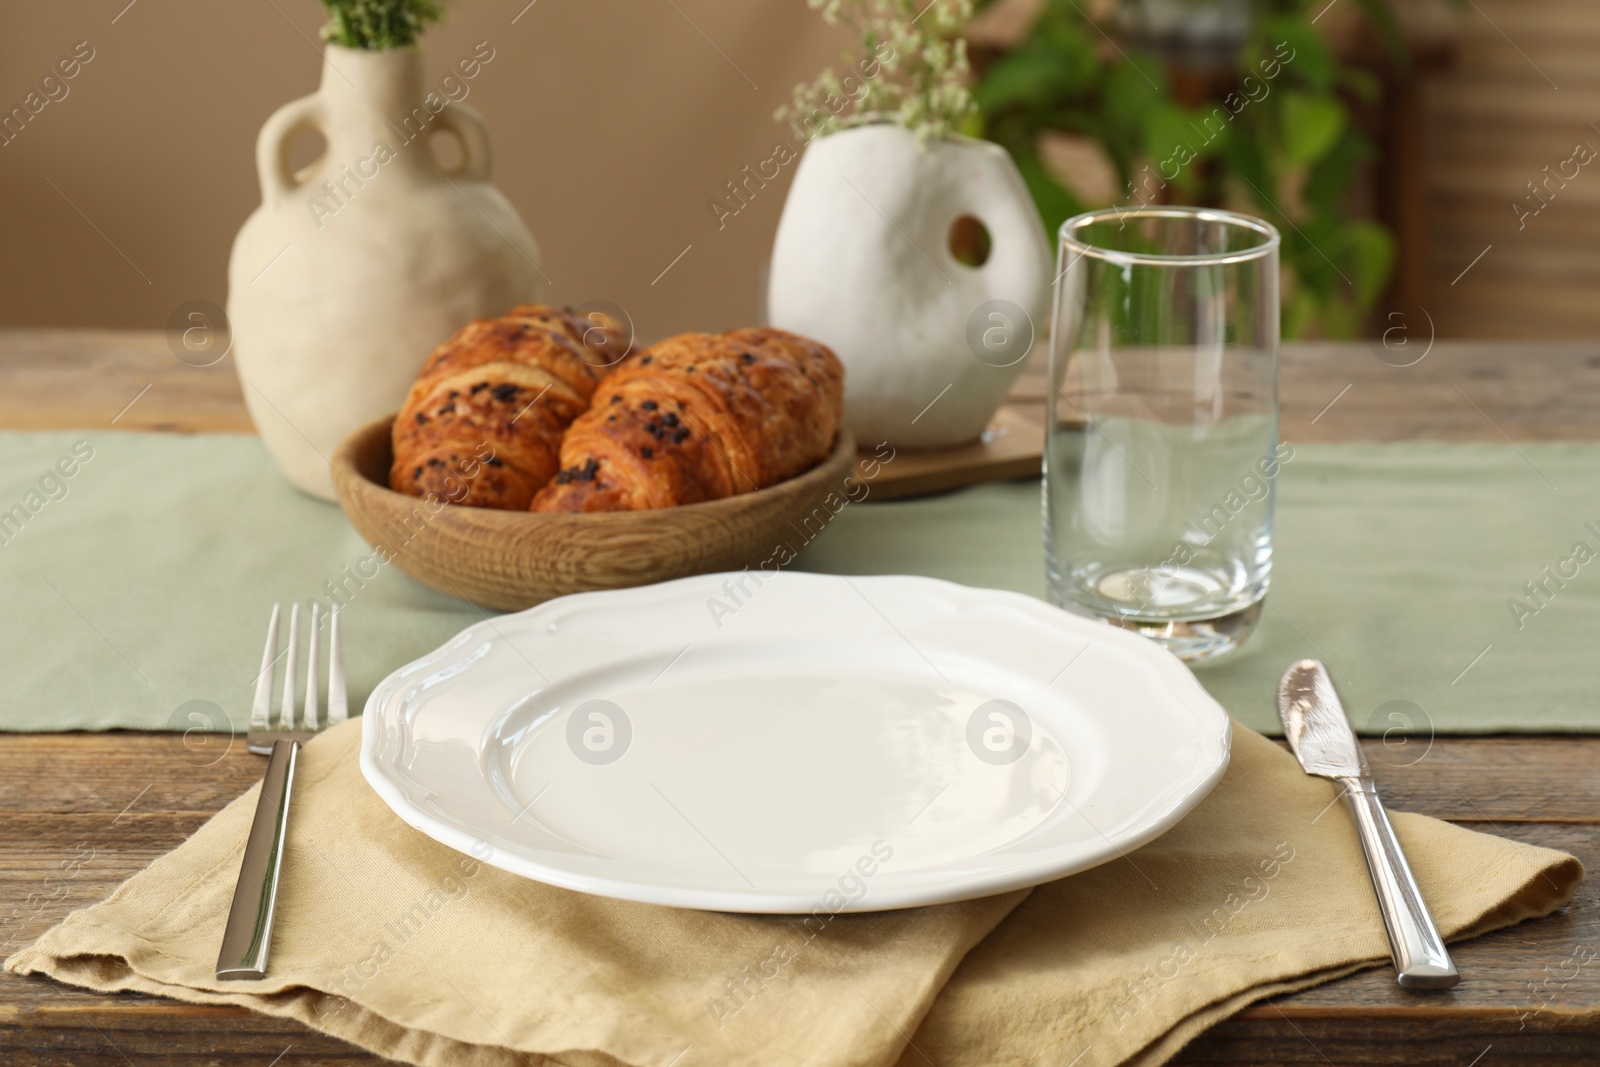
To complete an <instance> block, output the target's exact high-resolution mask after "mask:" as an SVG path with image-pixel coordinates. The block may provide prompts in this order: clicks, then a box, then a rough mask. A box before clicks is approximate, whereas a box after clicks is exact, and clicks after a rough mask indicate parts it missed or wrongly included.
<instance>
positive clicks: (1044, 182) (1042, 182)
mask: <svg viewBox="0 0 1600 1067" xmlns="http://www.w3.org/2000/svg"><path fill="white" fill-rule="evenodd" d="M1012 158H1013V159H1014V160H1015V161H1016V164H1017V170H1019V171H1021V172H1022V181H1023V184H1024V185H1026V186H1027V187H1028V192H1029V193H1030V194H1031V195H1032V196H1033V202H1034V205H1035V206H1036V207H1038V209H1039V217H1040V218H1042V219H1043V220H1044V229H1045V236H1046V238H1047V239H1048V240H1049V242H1050V244H1051V246H1052V247H1054V245H1055V243H1056V233H1057V232H1058V231H1059V230H1060V229H1061V224H1062V223H1063V222H1066V221H1067V220H1068V219H1070V218H1071V217H1072V216H1074V215H1077V214H1079V213H1081V212H1082V211H1083V210H1084V205H1083V201H1081V200H1079V199H1078V198H1077V196H1076V195H1074V194H1073V192H1072V191H1071V190H1070V189H1068V188H1067V187H1066V186H1064V185H1062V184H1061V183H1060V182H1058V181H1056V179H1055V177H1054V176H1053V175H1051V173H1050V172H1049V170H1047V169H1046V168H1045V165H1044V161H1043V160H1041V159H1040V158H1039V155H1038V153H1037V152H1013V153H1012Z"/></svg>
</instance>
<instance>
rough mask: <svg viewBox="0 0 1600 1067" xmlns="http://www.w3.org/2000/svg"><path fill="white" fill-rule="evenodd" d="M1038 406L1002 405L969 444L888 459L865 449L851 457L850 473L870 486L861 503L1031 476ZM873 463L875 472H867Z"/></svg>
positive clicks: (1037, 462)
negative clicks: (852, 468)
mask: <svg viewBox="0 0 1600 1067" xmlns="http://www.w3.org/2000/svg"><path fill="white" fill-rule="evenodd" d="M1035 407H1038V408H1041V409H1042V407H1043V405H1042V404H1029V405H1026V406H1024V405H1022V404H1017V403H1010V404H1006V405H1005V406H1004V407H1002V408H1001V409H1000V410H999V411H997V412H995V416H994V418H993V419H990V420H989V428H988V429H987V430H985V431H984V434H983V437H982V438H981V439H979V440H977V441H974V442H973V443H972V444H970V445H961V446H959V447H957V448H940V449H932V450H929V451H925V452H923V451H916V452H914V451H909V450H906V449H901V450H899V451H898V452H896V453H894V458H892V459H890V460H889V461H888V462H884V461H883V457H882V456H880V455H878V454H877V453H876V452H875V451H874V450H873V449H871V448H864V449H862V450H861V451H860V453H859V454H858V458H857V460H856V477H857V478H859V479H861V480H862V481H863V482H865V483H866V484H867V485H868V486H869V487H870V489H871V492H869V493H868V494H867V496H866V498H865V501H866V502H871V501H874V500H904V499H906V498H908V497H916V496H928V495H930V494H933V493H944V492H948V491H950V490H951V489H960V488H962V487H963V486H968V485H977V484H978V483H979V482H1005V481H1013V480H1015V479H1018V478H1037V477H1039V471H1040V467H1041V464H1042V463H1043V461H1044V412H1043V411H1042V410H1040V411H1037V412H1035V411H1034V408H1035ZM873 463H876V465H877V466H876V474H875V475H872V476H869V475H871V472H872V471H873V470H874V467H873V465H872V464H873Z"/></svg>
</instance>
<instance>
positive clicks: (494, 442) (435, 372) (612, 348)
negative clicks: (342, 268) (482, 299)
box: [389, 305, 628, 510]
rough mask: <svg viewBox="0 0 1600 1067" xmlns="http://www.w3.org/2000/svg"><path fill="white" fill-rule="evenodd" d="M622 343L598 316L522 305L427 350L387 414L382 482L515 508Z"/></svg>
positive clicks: (548, 465) (614, 326) (550, 469)
mask: <svg viewBox="0 0 1600 1067" xmlns="http://www.w3.org/2000/svg"><path fill="white" fill-rule="evenodd" d="M627 350H628V339H627V337H626V335H625V330H624V329H623V327H622V325H621V324H619V323H617V322H616V321H615V320H613V319H610V318H608V317H606V316H602V315H593V316H590V317H587V318H586V317H584V316H582V315H580V314H579V313H577V312H575V311H572V310H570V309H562V308H548V307H541V306H538V305H526V306H523V307H518V308H515V309H513V310H512V311H511V313H510V314H507V315H505V316H502V317H500V318H497V319H480V320H478V321H476V322H473V323H470V324H469V325H467V326H466V327H465V328H463V329H462V330H460V331H459V332H458V333H456V334H455V335H454V336H453V337H451V338H450V339H449V340H447V341H445V342H444V344H442V345H440V346H439V347H438V348H436V349H434V351H433V354H432V355H430V356H429V357H428V359H427V362H426V363H424V364H423V367H422V370H421V372H420V373H419V374H418V375H417V380H416V382H415V383H414V384H413V385H412V387H411V391H410V393H409V394H408V395H407V396H406V401H405V404H404V406H403V407H401V409H400V414H399V415H398V416H396V418H395V422H394V430H393V446H394V462H393V465H392V466H391V468H390V471H389V485H390V487H391V488H393V489H394V490H396V491H397V492H401V493H409V494H410V495H412V496H429V495H437V496H439V497H441V498H443V499H445V500H447V501H449V502H450V503H452V504H467V505H472V506H476V507H490V508H505V509H511V510H525V509H526V508H527V507H528V504H529V502H530V501H531V500H532V499H533V495H534V494H535V493H536V492H538V490H539V488H540V487H541V486H543V485H544V484H545V483H546V482H548V481H549V480H550V479H551V477H552V476H553V475H554V474H555V473H556V470H557V468H558V466H559V460H560V452H561V435H562V433H563V431H565V430H566V428H567V426H568V425H569V424H570V423H571V422H572V420H573V419H575V418H577V417H578V415H579V414H581V413H582V412H583V411H584V410H586V409H587V408H588V406H589V400H590V398H591V397H592V396H593V395H594V390H595V386H596V385H597V384H598V382H599V381H600V379H601V378H602V377H603V376H604V375H605V374H606V373H607V372H608V371H609V370H610V369H611V366H612V365H613V364H615V363H616V362H617V360H619V359H621V358H622V356H623V355H624V354H625V353H626V352H627Z"/></svg>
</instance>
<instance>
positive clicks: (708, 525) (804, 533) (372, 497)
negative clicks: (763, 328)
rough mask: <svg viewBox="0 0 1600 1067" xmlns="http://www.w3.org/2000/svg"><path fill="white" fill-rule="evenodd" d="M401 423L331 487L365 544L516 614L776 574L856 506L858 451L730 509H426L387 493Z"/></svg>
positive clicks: (358, 436) (452, 590)
mask: <svg viewBox="0 0 1600 1067" xmlns="http://www.w3.org/2000/svg"><path fill="white" fill-rule="evenodd" d="M393 423H394V416H392V415H391V416H389V417H387V418H384V419H379V420H378V421H377V422H374V423H372V424H370V425H368V426H365V427H362V428H361V429H359V430H357V431H356V432H355V433H353V434H351V435H350V437H348V438H347V439H346V440H345V442H344V443H343V444H341V445H340V446H339V450H338V451H337V452H336V453H334V456H333V487H334V491H335V493H336V494H337V495H338V498H339V506H340V507H342V508H343V509H344V513H345V516H346V517H347V518H349V520H350V522H351V524H352V525H353V526H355V528H356V530H357V531H358V532H359V533H360V534H361V536H362V537H364V538H366V540H367V543H368V544H370V545H372V546H373V547H374V548H376V549H379V550H380V551H385V554H386V555H388V556H389V557H390V559H391V561H392V562H393V563H394V565H395V566H397V567H399V568H400V569H401V570H403V571H405V572H406V573H407V574H409V575H411V577H413V578H415V579H416V580H417V581H419V582H421V583H422V584H423V585H427V586H431V587H432V588H434V589H437V590H439V591H440V592H442V593H448V594H450V595H451V596H456V597H461V598H462V599H464V600H469V601H471V602H473V603H474V604H480V605H483V606H485V607H491V608H499V609H501V610H504V611H517V610H520V609H522V608H526V607H531V606H533V605H534V604H538V603H541V602H543V601H546V600H549V599H551V598H552V597H558V596H564V595H566V594H567V593H581V592H587V591H589V590H592V589H620V588H624V587H627V586H634V585H647V584H649V583H651V582H664V581H667V580H668V579H671V578H682V577H685V576H687V575H690V574H704V573H706V572H708V571H720V570H739V569H741V568H743V567H746V566H749V567H761V566H763V565H764V566H766V567H767V569H769V570H771V569H775V568H777V567H780V566H783V565H784V564H785V563H787V562H788V561H789V560H790V559H792V558H793V556H794V553H796V552H798V551H799V550H800V549H801V548H802V547H804V545H805V544H806V543H807V542H809V541H810V540H811V539H812V538H814V537H815V536H816V535H817V534H818V533H820V532H821V530H822V527H823V526H825V525H827V523H828V521H829V520H830V519H832V518H833V516H834V515H835V514H837V513H838V510H839V509H840V508H841V507H843V503H842V502H843V501H846V500H847V499H848V497H847V495H846V491H847V489H848V487H847V485H846V484H845V479H846V477H848V476H849V475H850V473H851V470H852V467H853V465H854V463H855V456H856V447H855V442H854V441H852V440H851V439H850V435H849V434H848V433H846V432H843V431H841V432H840V434H839V441H838V444H837V445H836V446H835V447H834V450H833V454H832V455H831V456H829V457H828V458H827V459H825V460H823V461H822V462H821V463H820V464H818V465H817V466H815V467H813V468H812V469H811V470H809V471H807V472H805V473H804V474H801V475H798V476H796V477H794V478H790V479H789V480H788V481H786V482H781V483H779V484H778V485H774V486H770V487H768V488H766V489H759V490H757V491H755V492H753V493H743V494H740V495H739V496H733V497H728V498H727V499H725V500H712V501H708V502H706V503H703V504H685V505H683V506H682V507H675V508H661V509H658V510H655V511H616V512H605V513H600V514H588V515H542V514H536V513H534V512H529V511H499V510H496V509H494V508H472V507H461V506H458V505H455V504H448V503H445V502H444V501H442V500H437V499H435V500H433V501H428V500H422V499H419V498H417V497H413V496H407V495H405V494H404V493H397V492H395V491H394V490H392V489H390V488H389V465H390V462H391V458H392V450H391V442H390V436H389V428H390V426H391V425H392V424H393Z"/></svg>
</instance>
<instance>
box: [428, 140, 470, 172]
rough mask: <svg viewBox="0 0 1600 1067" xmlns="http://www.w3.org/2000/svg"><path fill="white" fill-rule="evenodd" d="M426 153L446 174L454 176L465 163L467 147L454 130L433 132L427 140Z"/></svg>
mask: <svg viewBox="0 0 1600 1067" xmlns="http://www.w3.org/2000/svg"><path fill="white" fill-rule="evenodd" d="M428 151H430V152H432V153H433V158H434V162H436V163H438V164H439V167H440V169H441V170H443V171H444V172H445V173H447V174H454V173H455V172H456V171H458V170H460V169H461V168H462V167H464V166H466V163H467V146H466V145H464V144H462V143H461V138H460V137H459V136H457V135H456V132H455V131H454V130H434V131H433V134H432V135H431V136H430V137H429V138H428Z"/></svg>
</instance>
